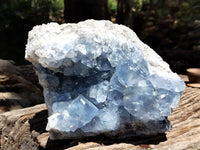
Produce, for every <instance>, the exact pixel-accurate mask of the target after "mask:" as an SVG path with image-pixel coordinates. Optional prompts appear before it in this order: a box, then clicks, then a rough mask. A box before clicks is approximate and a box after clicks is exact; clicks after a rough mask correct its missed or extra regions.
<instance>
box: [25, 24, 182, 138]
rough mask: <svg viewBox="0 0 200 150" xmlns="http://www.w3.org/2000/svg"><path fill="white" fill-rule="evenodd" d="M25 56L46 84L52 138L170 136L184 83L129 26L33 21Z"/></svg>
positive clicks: (45, 93) (40, 80) (42, 82)
mask: <svg viewBox="0 0 200 150" xmlns="http://www.w3.org/2000/svg"><path fill="white" fill-rule="evenodd" d="M25 58H26V59H27V60H29V61H30V62H32V63H33V65H34V67H35V69H36V71H37V74H38V76H39V82H40V84H41V85H42V86H43V88H44V92H43V93H44V97H45V102H46V104H47V107H48V110H49V118H48V124H47V128H46V129H47V130H48V131H49V132H50V137H51V138H52V139H69V138H81V137H85V136H95V135H99V134H102V133H103V134H104V135H108V136H111V137H115V138H123V137H124V136H126V137H127V136H139V135H155V134H159V133H164V132H165V131H169V130H170V129H171V124H170V123H169V121H168V120H167V116H169V115H170V113H171V109H172V108H175V107H176V106H177V104H178V101H179V99H180V97H181V94H182V92H183V90H184V88H185V85H184V82H183V81H182V80H181V79H180V78H179V76H178V75H177V74H176V73H173V72H171V70H170V69H169V66H168V64H167V63H165V62H164V61H163V60H162V58H161V57H160V56H158V55H157V54H156V53H155V52H154V51H153V50H152V49H151V48H150V47H149V46H147V45H145V44H144V43H142V42H141V41H140V40H139V38H138V37H137V35H136V34H135V33H134V32H133V31H132V30H131V29H129V28H128V27H125V26H123V25H117V24H113V23H111V22H109V21H103V20H102V21H95V20H86V21H84V22H79V23H78V24H62V25H58V24H57V23H49V24H43V25H39V26H35V27H34V28H33V30H32V31H30V32H29V35H28V43H27V45H26V54H25Z"/></svg>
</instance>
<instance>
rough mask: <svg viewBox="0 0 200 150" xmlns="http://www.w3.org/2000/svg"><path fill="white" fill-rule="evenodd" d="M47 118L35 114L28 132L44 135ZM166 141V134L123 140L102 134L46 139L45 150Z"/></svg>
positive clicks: (42, 112)
mask: <svg viewBox="0 0 200 150" xmlns="http://www.w3.org/2000/svg"><path fill="white" fill-rule="evenodd" d="M47 117H48V111H47V110H43V111H41V112H39V113H37V114H36V115H35V116H34V118H33V119H31V120H29V124H30V130H31V131H33V130H34V131H36V132H38V133H39V134H42V133H45V132H46V131H45V128H46V125H47ZM165 140H167V138H166V134H165V133H162V134H157V135H153V136H137V137H136V136H135V137H134V136H132V137H129V138H123V139H114V138H110V137H108V136H106V135H104V134H101V135H98V136H94V137H85V138H82V139H71V140H70V139H68V140H50V138H49V137H48V141H47V144H46V146H45V147H46V148H45V149H46V150H63V149H66V148H70V147H73V146H77V145H78V144H79V143H87V142H95V143H98V144H101V145H102V144H103V145H112V144H116V143H127V144H134V145H140V144H158V143H160V142H163V141H165ZM39 149H41V150H43V149H44V148H43V147H41V146H40V147H39Z"/></svg>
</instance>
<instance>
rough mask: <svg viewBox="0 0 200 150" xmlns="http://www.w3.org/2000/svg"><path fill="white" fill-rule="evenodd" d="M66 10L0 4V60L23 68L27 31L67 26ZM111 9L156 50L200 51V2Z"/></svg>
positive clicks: (35, 3)
mask: <svg viewBox="0 0 200 150" xmlns="http://www.w3.org/2000/svg"><path fill="white" fill-rule="evenodd" d="M118 2H120V5H119V4H118ZM63 9H64V0H0V58H4V59H13V60H15V61H16V62H18V64H24V63H25V60H24V59H23V57H24V51H25V45H26V40H27V35H28V31H30V30H31V29H32V27H33V26H35V25H37V24H42V23H47V22H52V21H53V22H58V23H64V14H63ZM108 9H109V13H110V14H109V15H110V17H111V20H112V21H113V22H117V23H122V24H125V25H127V26H129V27H130V28H132V29H133V30H134V31H135V32H136V33H137V35H138V36H139V37H140V39H141V40H143V41H144V42H145V43H147V44H149V45H150V46H151V47H152V48H154V49H155V50H163V49H168V50H169V49H192V48H193V49H200V40H199V39H200V0H108Z"/></svg>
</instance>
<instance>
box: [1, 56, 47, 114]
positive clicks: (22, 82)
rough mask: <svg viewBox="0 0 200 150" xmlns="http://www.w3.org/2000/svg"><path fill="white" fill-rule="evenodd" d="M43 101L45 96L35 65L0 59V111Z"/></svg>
mask: <svg viewBox="0 0 200 150" xmlns="http://www.w3.org/2000/svg"><path fill="white" fill-rule="evenodd" d="M41 103H44V98H43V95H42V89H41V86H40V85H39V83H38V77H37V76H36V74H35V71H34V69H33V66H32V65H26V66H15V65H14V64H13V63H12V61H8V60H1V59H0V113H3V112H6V111H10V110H14V109H21V108H25V107H30V106H34V105H37V104H41Z"/></svg>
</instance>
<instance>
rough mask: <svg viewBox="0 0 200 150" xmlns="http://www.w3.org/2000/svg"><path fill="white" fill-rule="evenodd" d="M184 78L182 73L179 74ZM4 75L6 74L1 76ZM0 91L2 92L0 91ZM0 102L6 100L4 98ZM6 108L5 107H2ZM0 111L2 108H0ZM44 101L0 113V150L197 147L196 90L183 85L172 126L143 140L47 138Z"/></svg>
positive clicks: (199, 101)
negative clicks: (164, 132) (161, 134)
mask: <svg viewBox="0 0 200 150" xmlns="http://www.w3.org/2000/svg"><path fill="white" fill-rule="evenodd" d="M181 77H182V78H183V79H184V80H185V81H187V78H186V76H181ZM5 78H6V77H5ZM0 94H2V92H0ZM0 101H6V99H4V100H2V98H0ZM4 107H6V106H4ZM2 112H3V111H2ZM47 116H48V115H47V108H46V106H45V104H39V105H36V106H33V107H27V108H22V109H17V110H10V111H7V112H4V113H2V114H0V136H1V141H0V145H1V149H2V150H42V149H49V150H51V149H52V150H63V149H68V150H86V149H89V150H105V149H112V150H124V149H125V150H143V149H155V150H183V149H184V150H190V149H191V150H199V149H200V89H198V88H191V87H186V89H185V91H184V94H183V96H182V98H181V100H180V102H179V105H178V107H177V108H176V109H174V110H173V113H172V114H171V115H170V116H169V120H170V121H171V123H172V126H173V129H172V130H171V131H170V132H167V133H166V136H165V137H163V136H157V137H149V138H147V139H140V138H138V139H131V140H130V139H129V140H126V139H125V140H123V141H122V140H121V141H119V140H113V139H112V140H111V139H105V138H104V137H93V138H88V139H81V140H58V141H52V140H50V139H49V134H48V132H46V131H45V127H46V123H47Z"/></svg>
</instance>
